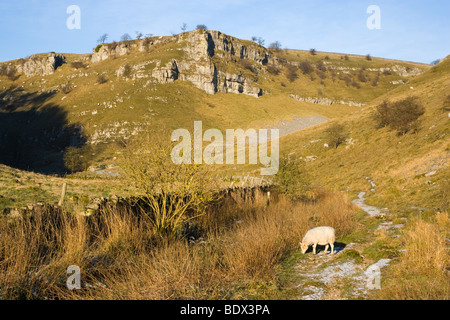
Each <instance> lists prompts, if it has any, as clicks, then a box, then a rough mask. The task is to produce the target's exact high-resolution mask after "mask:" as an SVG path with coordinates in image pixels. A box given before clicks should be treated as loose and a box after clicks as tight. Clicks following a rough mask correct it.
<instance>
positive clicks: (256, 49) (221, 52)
mask: <svg viewBox="0 0 450 320" xmlns="http://www.w3.org/2000/svg"><path fill="white" fill-rule="evenodd" d="M178 42H181V43H184V44H185V46H184V47H183V50H184V52H185V59H183V61H178V62H177V65H178V71H179V78H180V80H185V81H190V82H191V83H192V84H193V85H194V86H196V87H197V88H199V89H202V90H204V91H205V92H207V93H209V94H215V93H217V92H223V93H228V92H230V93H237V94H240V93H242V94H247V95H251V96H254V97H259V96H261V95H262V94H263V91H262V89H260V88H258V87H256V86H254V84H253V83H252V80H249V79H246V78H245V77H244V76H243V74H242V73H241V72H239V71H237V72H236V73H233V72H227V71H225V70H221V68H220V66H218V64H217V62H218V61H217V59H219V62H224V63H225V64H227V63H229V62H230V61H239V60H242V59H247V60H251V61H254V62H256V63H257V64H259V65H261V66H262V65H266V64H267V63H268V61H269V54H268V52H267V50H266V49H265V48H264V47H262V46H258V45H257V44H255V43H248V44H245V43H243V41H241V40H238V39H236V38H232V37H230V36H227V35H225V34H223V33H221V32H219V31H204V30H196V31H193V32H189V33H186V34H183V35H182V36H180V37H179V39H178Z"/></svg>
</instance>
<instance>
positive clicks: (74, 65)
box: [70, 61, 86, 69]
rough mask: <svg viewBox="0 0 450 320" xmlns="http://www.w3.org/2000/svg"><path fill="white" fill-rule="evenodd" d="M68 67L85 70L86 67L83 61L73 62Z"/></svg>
mask: <svg viewBox="0 0 450 320" xmlns="http://www.w3.org/2000/svg"><path fill="white" fill-rule="evenodd" d="M70 66H71V67H72V68H75V69H86V65H85V64H84V63H83V61H74V62H72V63H71V64H70Z"/></svg>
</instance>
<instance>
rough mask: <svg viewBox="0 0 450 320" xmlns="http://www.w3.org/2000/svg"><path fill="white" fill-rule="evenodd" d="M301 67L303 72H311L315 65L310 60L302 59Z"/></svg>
mask: <svg viewBox="0 0 450 320" xmlns="http://www.w3.org/2000/svg"><path fill="white" fill-rule="evenodd" d="M298 67H299V69H300V70H301V71H302V73H303V74H310V73H311V72H313V71H314V66H313V65H312V64H311V62H309V61H306V60H304V61H302V62H300V63H299V65H298Z"/></svg>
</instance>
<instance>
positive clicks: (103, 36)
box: [97, 33, 108, 43]
mask: <svg viewBox="0 0 450 320" xmlns="http://www.w3.org/2000/svg"><path fill="white" fill-rule="evenodd" d="M107 39H108V34H107V33H105V34H103V35H101V36H100V38H98V40H97V43H105V42H106V40H107Z"/></svg>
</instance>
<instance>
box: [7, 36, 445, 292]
mask: <svg viewBox="0 0 450 320" xmlns="http://www.w3.org/2000/svg"><path fill="white" fill-rule="evenodd" d="M205 32H206V31H193V33H192V34H190V33H187V34H184V35H183V36H181V37H178V36H172V37H163V38H156V37H155V38H152V39H150V40H149V41H154V42H153V43H155V44H154V45H152V46H150V47H148V49H145V50H138V48H139V46H140V45H142V43H143V42H142V43H139V41H134V42H130V43H129V47H128V48H131V49H130V50H128V51H127V52H126V53H124V54H122V55H111V56H109V57H108V58H106V59H103V60H102V61H99V62H95V63H94V62H92V61H91V56H90V55H74V54H66V55H65V56H66V63H65V64H63V65H62V66H60V67H58V68H57V69H56V71H55V72H54V73H53V74H51V75H48V76H31V77H26V76H25V75H24V74H17V75H13V76H11V74H8V73H7V72H6V73H5V70H6V69H5V68H3V67H2V69H0V71H2V73H5V74H2V75H1V76H0V142H1V143H0V148H1V149H0V151H1V153H0V160H1V161H0V210H2V209H4V208H20V207H26V206H28V205H30V204H36V203H38V202H42V203H55V202H57V201H58V200H59V196H60V194H61V187H62V185H63V183H67V193H66V202H65V204H64V206H63V207H62V208H61V207H55V206H46V205H43V204H41V205H38V206H35V207H33V208H31V209H27V208H25V212H27V213H29V212H32V213H33V214H31V215H28V214H24V215H23V216H22V217H21V218H19V219H17V217H18V215H19V216H20V211H17V210H11V211H10V210H5V211H4V212H5V215H4V219H0V233H1V234H2V237H0V252H2V253H3V258H2V257H0V274H1V275H2V276H1V277H0V287H1V288H2V291H1V294H2V296H4V297H6V298H11V299H32V298H33V299H41V298H42V299H44V298H45V299H49V298H50V299H52V298H54V299H72V298H75V299H96V298H103V299H104V298H107V299H129V298H135V299H174V298H175V299H208V298H209V299H210V298H217V299H246V298H262V299H265V298H277V299H291V298H304V297H309V298H311V297H319V298H330V299H335V298H337V299H341V298H344V299H355V298H356V299H361V298H364V299H367V298H385V299H386V298H387V299H414V298H416V299H417V298H419V299H426V298H431V299H433V298H434V299H448V297H449V288H450V285H449V283H448V279H449V278H448V273H447V272H448V264H449V259H448V252H447V251H448V243H447V241H448V240H447V239H448V238H449V237H450V234H449V230H450V229H449V226H450V219H449V217H448V208H449V205H450V204H449V195H450V185H449V181H450V170H449V152H450V150H449V141H450V140H449V135H450V132H449V131H450V126H449V121H450V114H449V112H450V96H449V88H450V59H448V58H447V59H446V60H444V61H442V62H441V63H440V64H439V65H437V66H434V67H431V66H428V65H423V64H417V63H412V62H402V61H392V60H386V59H381V58H373V57H363V56H355V55H346V54H338V53H323V52H316V53H314V54H312V53H311V52H308V51H299V50H271V51H268V50H267V49H265V48H262V47H258V46H257V45H256V44H254V43H252V42H250V41H247V40H239V39H235V38H232V37H229V36H226V35H225V36H224V37H225V38H226V40H227V41H228V42H227V43H230V42H234V43H235V44H236V45H242V44H245V46H247V48H250V49H255V50H256V51H257V50H265V51H264V52H265V53H266V52H267V54H268V55H269V57H270V58H269V59H268V63H267V64H262V63H259V62H256V60H255V61H254V60H251V59H240V58H238V56H236V55H235V54H231V53H230V52H228V51H226V50H224V51H220V50H217V51H216V52H215V54H214V55H213V56H212V57H209V58H208V57H207V56H202V57H200V58H199V59H198V60H195V63H192V61H194V60H193V57H192V56H189V55H192V52H195V50H197V49H198V48H202V46H204V45H205V43H203V42H201V41H200V42H199V43H189V41H188V40H186V39H191V38H190V36H196V33H199V34H200V35H201V36H203V35H204V34H203V33H205ZM141 41H146V40H145V39H144V40H141ZM118 45H120V44H103V48H104V47H105V46H118ZM133 45H134V46H133ZM186 47H188V48H190V49H189V50H186ZM122 48H123V47H122ZM192 48H194V49H192ZM97 49H98V50H97V51H99V50H102V49H101V48H100V47H99V48H97ZM38 56H39V55H38ZM42 56H43V57H45V56H46V55H45V54H44V55H42ZM30 59H37V58H30ZM205 59H206V60H207V61H206V65H207V66H208V64H209V63H210V64H209V66H208V67H207V68H205V69H207V70H206V71H205V72H208V70H210V69H209V67H210V66H214V68H215V69H214V68H212V69H214V70H215V71H214V72H215V73H219V72H221V73H223V74H226V77H228V78H229V79H231V80H229V81H230V82H232V79H234V78H236V77H242V78H245V79H246V81H247V82H246V83H247V84H248V83H251V85H252V86H254V87H256V88H260V89H262V92H263V95H262V96H260V97H259V98H256V97H254V96H251V95H245V94H235V93H216V94H208V93H206V92H205V90H202V89H201V88H199V85H198V83H196V82H195V81H188V80H181V78H183V77H180V78H177V77H174V78H170V77H169V78H168V77H162V78H163V79H162V80H161V79H160V80H155V78H154V77H151V76H149V75H152V74H153V73H154V72H155V70H156V71H158V72H160V68H163V70H165V71H167V72H168V73H170V72H172V71H173V70H168V69H167V68H166V67H165V66H167V65H169V67H170V64H171V63H172V62H173V61H175V60H176V61H178V65H180V66H181V65H182V64H180V62H181V63H183V62H184V63H186V61H188V62H189V63H192V64H193V65H194V66H195V67H196V66H197V64H198V65H202V64H203V63H205V61H204V60H205ZM208 59H209V60H208ZM23 63H24V62H23V61H19V60H17V61H12V62H9V63H7V65H9V66H10V65H15V64H17V65H22V64H23ZM191 67H192V65H191ZM203 67H204V65H203ZM164 68H166V69H164ZM192 68H194V67H192ZM199 68H200V67H199ZM119 71H120V72H119ZM191 71H192V72H194V71H195V70H194V69H188V71H185V74H182V73H180V75H181V76H184V79H188V78H189V77H187V73H189V72H191ZM158 74H159V75H160V73H158ZM198 75H200V76H201V73H199V74H198ZM205 78H206V79H208V78H207V77H205ZM189 79H191V80H192V78H189ZM233 81H234V80H233ZM198 82H200V83H201V81H198ZM409 97H415V102H416V103H418V104H419V105H421V106H423V108H424V113H423V115H421V116H420V117H419V119H418V122H417V127H416V129H417V130H410V131H409V132H406V133H405V134H403V132H402V134H399V133H398V132H397V131H396V130H393V129H392V128H391V127H389V126H384V127H382V126H379V125H377V122H376V121H375V119H374V114H375V111H376V110H377V107H378V106H379V105H380V104H382V103H383V102H384V101H387V102H388V103H389V106H390V107H391V108H392V103H393V102H397V101H402V100H404V99H406V98H409ZM308 101H309V102H308ZM356 105H358V106H356ZM408 106H409V107H410V105H408ZM404 114H409V110H407V111H406V112H404ZM311 115H319V116H322V117H325V118H327V119H329V121H328V122H327V123H323V124H319V125H316V126H314V127H310V128H308V129H305V130H302V131H299V132H296V133H292V134H290V135H287V136H284V137H282V138H281V140H280V148H281V153H282V158H283V159H291V160H294V162H292V163H293V164H292V163H291V162H289V161H288V162H285V161H284V160H283V161H282V162H281V163H282V167H281V168H280V169H281V170H280V173H281V174H279V175H278V176H276V177H268V178H267V179H266V180H265V182H269V183H273V182H278V183H279V184H281V187H285V190H288V191H291V190H293V191H299V190H300V192H301V193H302V194H301V195H300V196H299V197H297V198H294V197H293V196H292V194H290V193H289V192H288V191H286V192H285V193H286V194H281V193H283V188H280V189H278V191H275V192H274V193H272V195H271V194H268V193H266V190H262V189H261V190H260V189H256V190H254V189H245V190H242V189H237V190H235V191H234V192H231V193H227V194H226V196H224V197H223V198H220V200H219V202H217V203H212V204H211V203H208V205H209V206H207V207H206V209H205V211H204V212H203V211H202V212H200V211H199V212H197V211H196V210H197V207H195V206H194V207H189V208H190V209H191V210H192V212H190V211H186V212H184V216H182V218H186V217H189V219H187V218H186V219H187V220H183V219H181V218H180V219H181V220H177V221H176V224H175V223H174V224H173V225H174V226H175V227H174V228H173V230H170V231H171V232H172V233H170V234H169V235H167V234H165V233H161V230H160V229H158V228H157V227H156V225H157V222H160V220H158V219H159V218H161V217H162V218H161V219H162V220H165V218H166V216H165V215H164V212H165V211H164V210H167V208H168V207H169V208H171V206H172V207H173V205H172V202H171V201H168V203H169V205H166V203H167V202H165V200H166V199H172V200H173V199H174V198H170V196H171V195H172V194H173V193H171V192H168V193H166V196H167V198H164V192H161V193H156V194H158V196H161V199H162V201H159V200H157V201H154V202H153V205H154V206H156V207H157V208H156V209H155V207H151V208H153V209H154V210H149V208H148V207H146V206H145V204H144V205H142V203H139V202H137V204H136V203H134V204H130V203H126V204H124V203H123V202H120V201H118V202H117V201H110V202H108V203H106V204H102V205H101V206H100V205H98V201H97V200H99V199H95V201H93V198H109V199H111V200H113V199H115V200H117V197H116V196H120V197H132V196H136V195H141V194H142V193H143V192H144V193H145V192H147V195H148V194H151V195H155V192H154V191H155V190H158V192H159V191H167V190H170V187H173V186H175V189H174V190H176V191H179V190H181V191H182V193H180V194H182V197H178V198H175V199H178V200H180V199H181V200H183V201H184V200H185V199H190V198H189V197H190V196H192V194H194V196H192V197H195V194H196V193H195V192H194V191H198V193H197V194H201V190H202V188H204V187H205V186H206V185H209V183H211V181H206V180H205V179H206V178H207V177H209V174H212V173H211V172H209V171H213V173H214V174H217V175H218V177H217V180H218V181H215V182H217V183H218V185H219V186H230V185H231V184H234V186H236V185H238V186H243V185H246V184H247V185H248V184H253V183H254V182H255V181H256V182H255V183H256V184H258V183H259V182H260V181H261V180H258V179H256V180H254V179H253V178H260V177H258V176H257V175H258V171H257V170H256V169H258V166H255V165H252V166H250V165H231V166H226V165H224V166H217V167H213V168H212V169H211V167H208V168H209V169H210V170H208V172H206V171H204V172H202V171H198V172H197V171H195V170H196V169H198V168H197V167H196V166H189V168H188V170H186V171H183V170H184V167H180V166H175V165H173V164H172V166H174V167H176V169H174V170H173V171H171V170H172V169H173V167H170V166H166V164H167V161H165V159H166V158H165V157H164V155H165V154H164V153H162V154H159V153H157V152H156V151H158V148H159V147H160V146H159V144H158V143H157V142H158V141H164V142H167V143H166V144H164V146H163V147H167V145H168V144H169V143H171V141H170V136H169V134H170V132H171V131H172V130H174V129H177V128H186V129H188V130H190V131H192V130H193V122H194V121H196V120H202V121H203V129H204V130H206V129H207V128H219V129H221V130H224V129H237V128H244V129H246V128H263V127H268V126H275V125H277V124H278V123H279V121H281V120H291V119H293V118H294V117H302V116H311ZM398 116H399V117H401V116H402V114H400V115H398ZM336 124H339V125H340V127H336ZM330 128H334V136H336V135H338V138H339V139H338V143H337V145H336V147H335V146H334V145H333V141H332V139H331V138H332V137H330ZM336 128H337V129H336ZM336 132H337V133H338V134H336ZM144 133H148V135H144ZM140 136H144V137H146V139H147V140H143V141H151V142H155V143H154V145H155V146H156V147H155V148H153V149H152V148H149V149H146V146H147V144H148V145H150V147H153V144H152V143H147V144H145V145H143V144H142V143H141V144H139V141H137V143H136V141H133V140H134V139H133V137H140ZM136 146H137V148H136V149H133V147H136ZM141 147H143V148H141ZM142 150H144V151H143V152H142ZM137 151H139V152H140V153H139V152H137ZM153 151H155V153H153ZM152 157H153V160H155V159H156V160H155V161H156V162H155V161H154V162H153V163H152V165H155V166H156V170H155V169H154V168H153V167H152V166H148V167H146V165H148V163H147V162H146V160H149V159H150V160H151V159H152ZM130 159H131V160H130ZM161 159H162V160H164V161H161ZM127 161H129V162H127ZM158 161H159V162H158ZM127 163H128V164H130V163H131V164H136V165H135V166H134V167H133V168H134V169H139V168H143V169H144V170H143V171H141V172H137V174H135V175H134V176H133V177H137V178H136V179H134V180H133V179H129V178H126V177H125V176H122V175H121V174H122V173H123V170H125V172H127V171H126V170H128V171H129V170H130V166H128V167H127V166H126V164H127ZM169 164H171V162H169ZM158 165H159V167H158ZM69 167H70V168H71V169H72V171H74V172H73V173H71V174H68V171H69V169H70V168H69ZM133 168H132V169H133ZM180 168H181V169H180ZM203 168H204V167H202V169H203ZM158 169H159V171H158ZM177 169H178V171H177ZM135 173H136V172H135ZM177 174H180V176H181V177H183V178H186V177H188V178H189V179H187V178H186V179H184V180H183V179H180V181H182V182H183V183H181V184H180V183H179V182H180V181H176V182H175V183H174V180H173V179H174V177H175V180H176V179H177V178H179V176H177ZM183 174H184V175H183ZM196 174H197V175H196ZM140 177H141V178H142V177H144V179H140V180H139V178H140ZM148 177H152V178H155V180H157V179H159V178H161V177H162V178H161V179H166V180H162V181H163V182H165V183H166V184H161V185H157V184H154V181H153V180H152V179H145V178H148ZM194 177H195V179H194ZM196 179H198V180H196ZM202 179H203V180H202ZM147 182H148V183H147ZM134 183H137V184H138V186H137V187H136V185H135V184H134ZM139 183H140V185H139ZM191 183H193V184H191ZM195 183H198V185H196V184H195ZM167 185H170V187H168V189H167V190H165V189H164V188H165V186H167ZM186 185H189V186H191V185H192V186H194V187H193V189H195V190H187V191H186V190H185V189H184V190H183V187H185V186H186ZM215 185H216V186H217V184H215ZM139 187H140V188H139ZM147 187H148V188H149V189H146V188H147ZM177 187H178V189H177ZM180 188H181V189H180ZM280 190H281V191H280ZM208 191H210V190H208ZM152 192H153V193H152ZM189 192H191V193H189ZM362 192H365V194H362ZM361 195H363V196H364V198H362V196H361ZM296 196H298V194H297V195H296ZM270 197H271V198H270ZM356 197H359V200H361V201H360V202H352V199H354V198H356ZM153 199H156V198H153ZM157 199H160V198H157ZM269 199H270V201H268V200H269ZM141 200H142V199H141ZM178 200H177V201H178ZM197 200H198V201H199V202H200V203H202V200H201V199H197ZM197 200H196V201H197ZM364 201H365V204H364ZM93 202H94V203H93ZM100 202H101V199H100ZM160 202H162V203H164V205H163V206H160V207H158V204H159V203H160ZM117 203H118V204H117ZM358 203H359V206H361V208H362V205H361V203H363V204H364V205H371V206H374V207H376V209H379V211H380V213H381V214H379V215H374V216H371V215H369V214H367V213H366V212H364V211H363V210H358V208H357V207H356V206H355V204H358ZM89 205H94V206H93V208H94V209H91V211H87V208H88V206H89ZM147 205H148V203H147ZM151 205H152V204H151V203H150V206H151ZM180 207H182V205H180ZM200 207H201V205H199V206H198V208H200ZM186 208H188V207H186ZM193 208H194V209H193ZM158 209H159V210H160V211H158ZM178 209H179V207H178ZM199 210H200V209H199ZM174 212H177V211H176V210H175V211H174ZM80 213H83V214H80ZM86 213H95V214H94V215H93V216H88V217H85V215H86ZM157 213H158V214H159V216H158V215H157ZM197 213H199V215H198V216H195V217H192V219H191V217H190V216H189V215H190V214H191V215H192V214H194V215H196V214H197ZM202 213H207V214H205V215H202ZM169 220H170V219H169ZM317 225H330V226H333V227H334V228H335V229H336V232H337V234H336V236H337V238H336V240H337V242H336V248H337V255H336V256H331V255H330V256H325V255H323V256H322V255H320V256H312V255H310V254H306V255H301V254H300V253H299V245H298V242H299V238H300V235H301V234H304V233H305V232H306V231H307V230H308V229H309V228H311V227H314V226H317ZM161 257H163V259H161ZM380 259H386V260H387V261H389V267H388V268H387V269H383V279H382V285H383V290H378V291H370V292H368V291H367V290H366V291H364V286H365V280H366V277H365V276H362V275H361V273H362V272H364V270H366V269H367V268H368V267H369V266H370V265H373V264H374V263H378V262H380V261H381V262H383V260H380ZM11 262H13V263H11ZM384 262H386V261H384ZM74 263H76V264H77V265H79V266H81V267H82V268H83V270H84V272H85V275H86V277H85V278H83V283H85V282H86V283H87V284H89V285H90V287H89V290H87V288H85V289H86V290H81V291H80V292H76V291H75V292H68V291H67V290H66V288H65V283H64V281H61V279H62V277H61V275H62V274H64V275H65V270H66V267H67V265H71V264H74ZM342 268H343V270H344V271H343V272H341V273H340V274H339V273H336V270H337V269H342ZM345 270H347V271H348V273H346V272H347V271H345ZM358 272H360V273H358ZM29 275H32V276H29ZM111 275H114V277H111ZM327 275H329V277H328V276H327ZM385 275H387V277H385ZM48 279H50V280H48ZM91 283H92V284H91ZM308 290H316V291H313V293H311V294H310V293H308V292H309V291H308ZM0 298H1V297H0Z"/></svg>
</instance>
